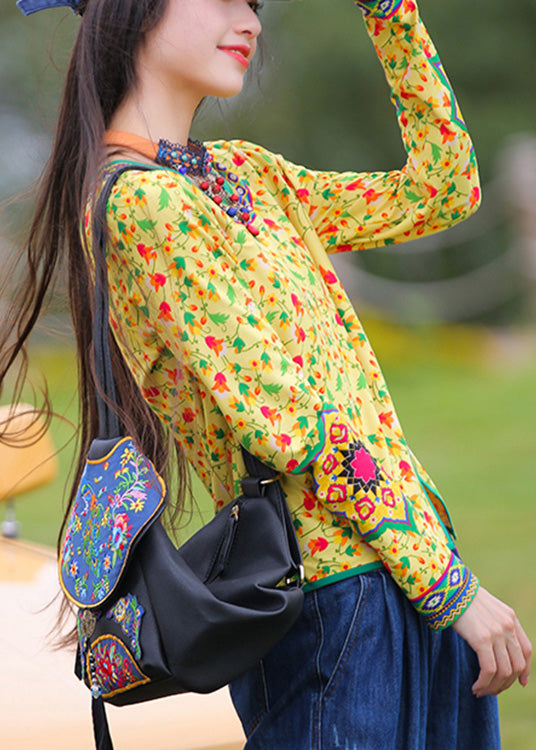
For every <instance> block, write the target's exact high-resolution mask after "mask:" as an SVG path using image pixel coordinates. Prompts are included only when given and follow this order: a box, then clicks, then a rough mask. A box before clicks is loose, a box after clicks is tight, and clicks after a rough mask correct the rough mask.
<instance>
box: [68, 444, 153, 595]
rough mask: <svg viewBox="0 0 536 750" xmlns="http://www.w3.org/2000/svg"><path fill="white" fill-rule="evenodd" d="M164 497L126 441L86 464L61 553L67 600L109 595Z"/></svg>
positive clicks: (147, 467)
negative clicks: (139, 537)
mask: <svg viewBox="0 0 536 750" xmlns="http://www.w3.org/2000/svg"><path fill="white" fill-rule="evenodd" d="M164 495H165V486H164V483H163V482H162V480H161V478H160V477H159V476H158V474H157V473H156V471H155V469H154V467H153V466H152V464H151V463H150V461H149V460H148V459H147V458H146V457H145V456H144V455H143V454H142V453H141V452H140V451H139V450H138V449H137V448H136V446H135V445H134V443H133V442H132V440H131V439H130V438H124V439H123V440H121V441H120V442H119V443H117V445H116V446H115V447H114V449H113V451H112V452H111V453H109V454H108V455H107V456H106V457H105V458H103V459H101V460H99V461H91V460H88V461H87V463H86V467H85V469H84V473H83V475H82V479H81V481H80V487H79V489H78V494H77V496H76V498H75V500H74V503H73V507H72V510H71V515H70V518H69V521H68V523H67V527H66V533H65V539H64V542H63V545H62V550H61V554H60V581H61V584H62V587H63V589H64V591H65V593H66V594H67V595H68V596H69V598H71V599H72V600H74V601H75V602H76V604H78V605H79V606H81V607H83V606H88V605H89V606H96V605H97V604H99V603H100V602H102V601H103V600H104V599H105V598H106V596H108V595H109V593H110V592H111V591H112V589H113V587H114V586H115V585H116V583H117V581H118V579H119V576H120V575H121V573H122V571H123V569H124V566H125V563H126V559H127V556H128V551H129V549H130V548H131V545H132V544H133V542H134V541H135V539H136V538H137V537H138V535H139V533H140V532H141V531H142V529H143V528H144V527H145V526H146V525H147V523H148V522H149V521H150V520H151V519H152V518H153V517H154V515H155V513H156V512H157V511H158V510H159V508H160V507H161V505H162V502H163V498H164Z"/></svg>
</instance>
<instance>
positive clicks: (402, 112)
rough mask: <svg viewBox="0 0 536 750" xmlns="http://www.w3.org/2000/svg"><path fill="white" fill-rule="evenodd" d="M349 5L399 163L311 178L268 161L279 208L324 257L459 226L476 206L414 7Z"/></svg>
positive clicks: (442, 79)
mask: <svg viewBox="0 0 536 750" xmlns="http://www.w3.org/2000/svg"><path fill="white" fill-rule="evenodd" d="M358 5H360V6H362V7H363V8H364V9H365V14H366V15H365V25H366V29H367V31H368V34H369V36H370V38H371V40H372V42H373V43H374V47H375V50H376V53H377V55H378V58H379V61H380V63H381V65H382V67H383V70H384V73H385V76H386V79H387V82H388V85H389V87H390V89H391V99H392V101H393V104H394V106H395V110H396V115H397V118H398V124H399V127H400V130H401V135H402V140H403V143H404V146H405V149H406V152H407V161H406V164H405V165H404V166H403V167H402V169H399V170H393V171H390V172H373V173H371V172H366V173H360V172H352V171H348V172H341V173H336V172H320V171H314V170H310V169H307V168H305V167H303V166H299V165H296V164H293V163H292V162H289V161H287V160H286V159H285V158H284V157H283V156H281V155H271V156H272V158H273V160H274V166H276V167H277V169H278V170H279V172H280V174H281V175H282V177H283V179H284V180H285V181H286V183H287V187H288V189H287V191H286V198H287V202H288V203H289V204H292V202H293V201H296V200H298V201H299V202H300V203H301V204H303V205H305V206H306V208H307V211H308V215H309V218H310V220H311V221H312V223H313V226H314V228H315V231H316V232H317V234H318V236H319V237H320V238H321V239H322V242H323V244H324V247H325V248H326V250H327V251H328V252H337V251H346V250H361V249H366V248H371V247H378V246H381V245H386V244H393V243H399V242H405V241H407V240H412V239H416V238H418V237H421V236H424V235H427V234H431V233H434V232H438V231H441V230H444V229H446V228H448V227H450V226H452V225H454V224H456V223H458V222H460V221H462V220H463V219H465V218H467V217H468V216H470V215H471V214H472V213H474V212H475V211H476V210H477V208H478V206H479V204H480V186H479V179H478V171H477V164H476V159H475V154H474V149H473V144H472V142H471V138H470V136H469V134H468V132H467V128H466V126H465V123H464V120H463V118H462V115H461V112H460V108H459V106H458V103H457V101H456V97H455V95H454V92H453V90H452V87H451V85H450V83H449V80H448V78H447V76H446V74H445V72H444V69H443V66H442V64H441V61H440V60H439V57H438V55H437V52H436V50H435V47H434V45H433V43H432V41H431V39H430V37H429V35H428V33H427V31H426V28H425V27H424V25H423V23H422V21H421V19H420V17H419V13H418V10H417V6H416V4H415V2H413V0H396V1H394V0H382V2H379V0H373V2H359V3H358Z"/></svg>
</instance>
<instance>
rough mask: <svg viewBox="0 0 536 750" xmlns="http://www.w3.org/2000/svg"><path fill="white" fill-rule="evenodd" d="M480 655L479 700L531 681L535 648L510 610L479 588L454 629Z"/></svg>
mask: <svg viewBox="0 0 536 750" xmlns="http://www.w3.org/2000/svg"><path fill="white" fill-rule="evenodd" d="M451 627H452V628H454V630H455V631H456V632H457V633H458V634H459V635H461V637H462V638H463V639H464V640H466V641H467V643H468V644H469V645H470V646H471V648H472V649H473V650H474V651H475V652H476V655H477V656H478V663H479V664H480V674H479V675H478V679H477V681H476V682H475V684H474V685H473V693H474V694H475V695H476V696H477V698H481V697H482V696H483V695H488V694H491V695H497V694H498V693H500V692H501V691H502V690H506V689H507V688H509V687H510V685H512V683H514V682H515V681H516V679H518V678H519V682H520V683H521V685H523V687H525V685H526V684H527V682H528V679H529V674H530V660H531V656H532V645H531V643H530V641H529V639H528V638H527V635H526V633H525V631H524V630H523V628H522V627H521V624H520V622H519V620H518V619H517V616H516V613H515V612H514V610H513V609H511V607H508V606H507V605H506V604H504V603H503V602H501V601H500V600H499V599H496V598H495V597H494V596H492V595H491V594H490V593H489V591H486V589H483V588H482V587H480V588H479V590H478V591H477V593H476V595H475V598H474V599H473V601H472V602H471V604H470V605H469V607H467V609H466V610H465V612H464V613H463V614H462V615H460V617H459V618H458V619H457V620H456V622H454V623H453V624H452V626H451Z"/></svg>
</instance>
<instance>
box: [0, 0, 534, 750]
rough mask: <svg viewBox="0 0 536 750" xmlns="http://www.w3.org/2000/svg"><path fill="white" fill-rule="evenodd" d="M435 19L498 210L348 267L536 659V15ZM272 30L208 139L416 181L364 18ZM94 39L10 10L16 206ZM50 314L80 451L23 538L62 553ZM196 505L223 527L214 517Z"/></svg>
mask: <svg viewBox="0 0 536 750" xmlns="http://www.w3.org/2000/svg"><path fill="white" fill-rule="evenodd" d="M420 8H421V12H422V16H423V18H424V20H425V22H426V24H427V27H428V29H429V31H430V33H431V35H432V38H433V39H434V42H435V43H436V46H437V48H438V51H439V53H440V55H441V57H442V59H443V62H444V64H445V67H446V70H447V72H448V73H449V76H450V78H451V80H452V82H453V84H454V87H455V90H456V92H457V94H458V98H459V100H460V104H461V107H462V111H463V113H464V115H465V118H466V121H467V123H468V125H469V127H470V131H471V133H472V136H473V139H474V142H475V145H476V150H477V155H478V158H479V164H480V169H481V176H482V180H483V184H484V200H483V205H482V208H481V210H480V212H479V213H478V214H477V215H476V217H474V219H471V220H470V221H469V222H467V223H466V224H464V225H462V226H461V227H460V229H459V230H456V229H454V230H452V232H447V233H444V234H443V235H441V236H440V239H439V240H438V241H435V240H434V241H432V242H430V241H428V244H427V241H426V240H424V241H422V242H421V243H410V245H409V246H403V247H400V248H396V249H394V250H393V249H390V250H389V251H388V252H384V251H381V250H378V251H375V252H374V253H364V254H361V255H360V256H359V257H357V256H356V257H345V258H343V259H340V261H339V260H338V259H336V263H337V265H338V267H339V269H340V270H341V271H343V272H344V273H343V276H342V278H343V279H344V281H345V283H347V284H348V291H349V293H350V295H351V297H352V299H353V301H354V303H355V306H356V308H357V310H358V312H359V313H360V314H361V315H362V318H363V320H364V323H365V329H366V330H367V332H368V333H369V336H370V338H371V341H372V344H373V347H374V348H375V350H376V352H377V354H378V357H379V359H380V362H381V363H382V366H383V369H384V371H385V374H386V377H387V382H388V383H389V385H390V389H391V392H392V395H393V398H394V401H395V404H396V405H397V410H398V413H399V416H400V419H401V422H402V425H403V426H404V428H405V432H406V436H407V438H408V440H409V443H410V445H411V446H412V448H413V450H414V451H415V453H416V454H417V455H418V456H419V458H420V460H421V461H422V462H423V463H424V465H425V466H426V468H427V469H428V470H429V471H430V473H431V474H432V476H433V477H434V479H435V480H436V482H437V484H438V485H439V488H440V489H441V491H442V493H443V495H444V496H445V498H446V499H447V502H448V504H449V507H450V509H451V512H452V515H453V518H454V522H455V525H456V528H457V532H458V538H459V542H460V548H461V551H462V553H463V555H464V557H465V559H466V561H467V562H468V563H469V565H471V566H472V567H473V569H474V570H475V571H476V573H477V574H478V575H479V577H480V579H481V581H482V583H483V585H484V586H486V587H487V588H489V589H490V590H491V591H492V592H493V593H495V594H496V595H497V596H499V597H501V598H504V599H505V600H506V601H508V602H509V603H510V604H511V605H512V606H514V607H515V608H516V610H517V611H518V613H519V616H520V618H521V620H522V623H523V624H524V626H525V628H526V630H527V632H528V633H529V635H530V636H531V637H532V640H533V641H536V589H535V586H534V557H535V551H536V549H535V542H534V538H535V532H536V521H535V513H534V510H533V498H532V492H533V485H532V481H533V480H534V478H535V470H534V463H535V462H534V457H533V456H534V443H535V441H534V434H535V424H536V397H535V393H536V332H535V326H534V313H535V311H536V305H535V304H534V300H535V299H536V283H535V280H536V273H534V268H536V266H532V265H531V262H533V261H531V259H530V254H531V252H532V253H534V247H535V243H536V228H535V226H534V219H532V220H531V219H530V218H528V219H527V216H528V214H527V212H526V210H525V208H524V205H523V197H524V196H527V195H528V196H529V201H530V203H531V205H533V204H534V195H535V194H536V192H535V193H531V191H530V190H528V189H527V187H526V186H527V185H529V186H530V185H533V184H534V182H531V179H533V178H534V172H533V171H531V169H533V166H534V164H533V165H532V167H531V161H530V158H529V157H530V154H531V153H533V151H531V149H534V138H535V137H536V97H535V96H534V72H533V71H534V69H535V64H536V45H535V42H534V40H535V39H536V4H535V3H534V0H510V1H509V2H508V3H506V2H504V0H488V1H487V2H486V4H485V5H482V4H478V3H476V4H474V5H472V4H468V3H466V2H463V1H462V0H450V2H448V3H447V2H442V3H438V2H437V1H436V2H431V0H421V2H420ZM261 13H262V16H261V17H262V18H263V21H264V26H265V33H264V36H265V42H264V54H263V60H264V61H263V66H262V67H263V70H262V71H261V73H260V76H258V77H257V76H256V75H252V76H251V77H250V78H251V80H250V81H249V83H248V86H247V89H246V90H245V91H244V92H243V94H242V95H241V96H240V97H238V98H237V100H236V101H233V102H223V103H221V102H207V103H206V106H205V107H204V108H203V110H202V112H201V114H200V116H199V118H198V120H197V121H196V123H195V126H194V132H193V135H195V136H197V137H200V138H204V139H211V138H235V137H240V138H246V139H249V140H252V141H258V142H260V143H262V144H263V145H265V146H266V147H268V148H270V149H271V150H273V151H275V152H282V153H284V154H285V156H287V158H289V159H291V160H293V161H295V162H298V163H304V164H306V165H308V166H314V167H316V168H320V169H322V168H325V169H339V170H346V169H354V170H358V171H363V170H375V171H377V170H384V169H393V168H398V167H399V166H401V165H402V164H403V161H404V152H403V149H402V145H401V141H400V137H399V133H398V129H397V126H396V120H395V117H394V114H393V110H392V107H391V104H390V102H389V96H388V90H387V88H386V86H385V82H384V79H383V74H382V71H381V69H380V67H379V65H378V63H377V61H376V58H375V54H374V51H373V48H372V45H371V44H370V42H369V40H368V38H367V35H366V33H365V32H364V29H363V28H362V22H361V19H360V13H359V11H358V10H357V9H356V8H355V7H354V5H353V3H352V0H331V1H330V2H329V3H328V2H327V1H326V0H295V1H294V2H289V3H283V2H281V3H279V2H266V6H265V8H264V10H263V11H262V12H261ZM77 25H78V20H77V19H76V18H75V17H74V16H73V14H72V13H71V12H70V11H68V10H58V11H51V12H49V13H40V14H36V15H35V16H32V17H29V18H27V19H25V18H23V16H22V15H21V14H20V12H19V11H18V10H17V9H16V7H15V2H14V0H0V200H3V201H6V200H9V199H10V198H11V197H13V196H14V195H16V194H17V193H18V192H20V191H21V190H22V189H24V188H25V187H26V186H27V185H28V184H29V183H30V181H31V180H32V179H33V178H35V177H36V176H37V175H38V174H39V171H40V169H41V167H42V165H43V162H44V159H45V158H46V155H47V153H48V150H49V148H50V142H51V133H52V130H53V124H54V120H55V116H56V111H57V106H58V98H59V91H60V88H61V82H62V78H63V74H64V72H65V67H66V64H67V60H68V51H69V49H70V46H71V44H72V40H73V37H74V33H75V31H76V28H77ZM523 149H525V150H523ZM524 154H528V158H525V157H524ZM31 206H32V198H31V193H30V195H29V197H28V198H27V199H25V200H20V201H17V202H16V203H15V204H14V205H11V206H8V207H7V208H5V209H4V210H3V211H2V213H0V262H2V260H3V257H4V256H6V255H10V254H12V253H13V252H15V250H14V249H13V238H14V236H15V235H16V233H17V231H18V229H19V228H20V227H21V226H24V223H25V221H26V217H27V216H28V213H29V211H31ZM531 221H532V223H531ZM531 248H532V249H531ZM474 272H477V276H471V275H470V274H471V273H474ZM453 280H454V282H455V283H451V284H450V285H449V284H447V283H446V282H448V281H451V282H452V281H453ZM372 282H374V283H372ZM393 284H395V286H393ZM468 289H469V291H467V290H468ZM375 290H376V291H375ZM386 290H387V291H386ZM395 290H396V293H395ZM398 290H399V291H398ZM50 310H51V312H52V313H53V317H51V318H48V319H46V320H45V321H44V323H43V324H41V326H40V327H39V330H38V331H36V335H35V336H34V340H33V342H32V347H31V353H32V356H31V362H32V374H33V377H34V379H35V381H36V382H39V379H40V377H41V375H40V374H39V373H41V372H42V373H44V375H45V376H46V378H47V380H48V383H49V387H50V391H51V395H52V400H53V404H54V408H55V410H56V412H57V413H58V414H60V415H64V416H65V417H66V420H67V421H66V420H62V419H60V418H56V419H54V420H53V422H52V434H53V437H54V440H55V443H56V445H57V446H62V445H64V444H66V447H65V448H64V449H63V450H62V451H61V452H60V462H61V472H60V476H59V478H58V480H57V481H56V482H54V483H53V484H51V485H50V486H48V487H46V488H44V489H43V490H40V491H35V492H33V493H28V494H27V495H26V496H24V497H22V498H20V499H19V501H18V502H17V516H18V519H19V520H20V522H21V525H22V532H23V536H24V537H25V538H27V539H31V540H35V541H38V542H41V543H46V544H54V543H55V538H56V534H57V531H58V526H59V520H60V518H61V514H62V505H63V497H64V487H65V485H66V483H67V482H68V474H69V469H70V466H71V463H72V455H73V445H74V443H73V436H74V429H75V428H74V425H75V424H76V420H77V408H76V383H75V368H74V366H73V365H74V357H75V354H74V350H73V348H72V340H71V336H70V333H69V327H68V323H67V322H66V304H65V299H64V295H63V294H61V289H60V290H59V292H58V293H57V294H56V295H55V297H54V299H53V300H52V301H51V305H50ZM0 314H1V307H0ZM58 330H60V331H61V333H58ZM8 399H9V388H7V389H6V392H5V393H4V394H3V401H4V402H5V401H6V400H8ZM68 420H70V423H69V421H68ZM194 487H195V492H194V494H195V496H196V498H197V499H198V501H199V504H200V506H201V509H202V514H201V515H202V517H205V518H206V517H207V515H208V514H209V513H210V507H209V506H210V502H209V500H208V498H207V496H206V493H205V492H204V490H203V488H202V487H200V486H199V484H198V483H197V482H196V483H194ZM1 512H2V511H1V509H0V514H1ZM203 513H204V515H203ZM199 522H200V520H199V518H197V519H194V522H193V523H194V525H195V524H196V523H199ZM191 528H192V526H190V527H189V528H188V529H186V530H185V532H184V533H185V534H187V533H189V531H190V530H191ZM501 705H502V725H503V734H504V748H505V750H536V689H535V688H534V686H533V685H532V683H529V687H528V688H527V689H525V690H522V689H521V688H520V687H519V686H515V687H513V688H512V689H511V690H510V691H508V692H507V693H506V694H505V695H504V696H502V697H501ZM438 750H441V749H440V748H438Z"/></svg>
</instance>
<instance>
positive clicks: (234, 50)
mask: <svg viewBox="0 0 536 750" xmlns="http://www.w3.org/2000/svg"><path fill="white" fill-rule="evenodd" d="M218 49H221V50H222V52H226V53H227V54H228V55H230V56H231V57H234V58H235V60H238V62H239V63H240V64H241V65H243V66H244V67H245V68H247V67H248V66H249V60H248V55H249V53H250V52H251V48H250V47H248V45H247V44H234V45H232V46H225V47H218Z"/></svg>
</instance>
